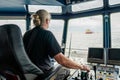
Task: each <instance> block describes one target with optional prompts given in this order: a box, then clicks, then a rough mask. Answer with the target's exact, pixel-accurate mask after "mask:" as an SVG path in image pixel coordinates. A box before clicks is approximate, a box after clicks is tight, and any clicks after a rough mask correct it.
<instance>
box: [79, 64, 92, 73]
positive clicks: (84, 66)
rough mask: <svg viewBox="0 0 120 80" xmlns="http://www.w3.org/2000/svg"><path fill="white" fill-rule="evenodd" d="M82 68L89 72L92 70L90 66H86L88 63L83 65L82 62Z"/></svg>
mask: <svg viewBox="0 0 120 80" xmlns="http://www.w3.org/2000/svg"><path fill="white" fill-rule="evenodd" d="M80 69H81V70H85V71H87V72H89V71H90V68H89V67H88V66H86V65H83V64H81V68H80Z"/></svg>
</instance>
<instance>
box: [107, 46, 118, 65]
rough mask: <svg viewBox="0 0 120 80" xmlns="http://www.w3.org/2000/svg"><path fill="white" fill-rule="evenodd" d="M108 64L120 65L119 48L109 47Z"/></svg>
mask: <svg viewBox="0 0 120 80" xmlns="http://www.w3.org/2000/svg"><path fill="white" fill-rule="evenodd" d="M108 64H112V65H120V49H118V48H110V49H108Z"/></svg>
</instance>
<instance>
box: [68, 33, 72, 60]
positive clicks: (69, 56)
mask: <svg viewBox="0 0 120 80" xmlns="http://www.w3.org/2000/svg"><path fill="white" fill-rule="evenodd" d="M71 43H72V33H71V35H70V44H69V52H68V58H69V57H70V54H71Z"/></svg>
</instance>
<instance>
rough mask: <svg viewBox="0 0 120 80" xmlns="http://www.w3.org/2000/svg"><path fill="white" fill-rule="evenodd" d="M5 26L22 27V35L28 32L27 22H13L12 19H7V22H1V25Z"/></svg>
mask: <svg viewBox="0 0 120 80" xmlns="http://www.w3.org/2000/svg"><path fill="white" fill-rule="evenodd" d="M3 24H16V25H18V26H19V27H20V29H21V31H22V34H24V33H25V32H26V21H25V20H15V19H14V20H11V19H7V20H0V25H3Z"/></svg>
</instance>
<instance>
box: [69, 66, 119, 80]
mask: <svg viewBox="0 0 120 80" xmlns="http://www.w3.org/2000/svg"><path fill="white" fill-rule="evenodd" d="M118 76H119V69H118V68H114V67H109V66H94V68H93V70H91V71H90V72H89V73H88V72H84V71H80V70H76V71H75V72H74V73H73V74H71V75H70V76H69V77H68V78H67V80H119V79H118Z"/></svg>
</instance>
